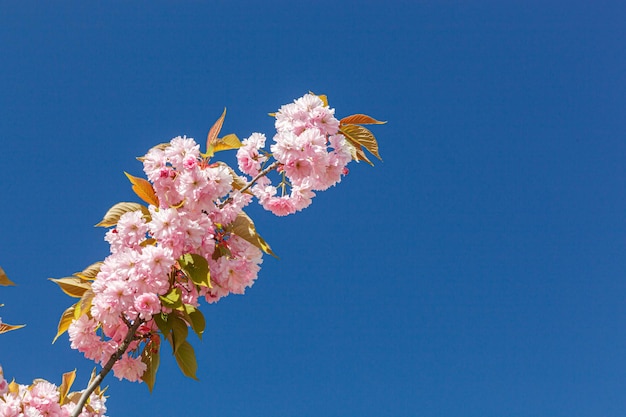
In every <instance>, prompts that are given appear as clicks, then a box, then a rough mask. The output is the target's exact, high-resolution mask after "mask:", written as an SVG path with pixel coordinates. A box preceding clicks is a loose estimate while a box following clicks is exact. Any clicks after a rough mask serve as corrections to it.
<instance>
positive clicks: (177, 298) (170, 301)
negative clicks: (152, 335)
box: [159, 288, 183, 310]
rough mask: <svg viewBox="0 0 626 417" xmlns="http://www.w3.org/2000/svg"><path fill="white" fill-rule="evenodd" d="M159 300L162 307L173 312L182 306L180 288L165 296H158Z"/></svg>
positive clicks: (173, 289)
mask: <svg viewBox="0 0 626 417" xmlns="http://www.w3.org/2000/svg"><path fill="white" fill-rule="evenodd" d="M159 298H160V299H161V303H162V304H163V306H164V307H167V308H171V309H173V310H175V309H176V308H178V307H180V306H182V305H183V302H182V295H181V291H180V288H172V290H171V291H170V292H168V293H167V294H165V295H159Z"/></svg>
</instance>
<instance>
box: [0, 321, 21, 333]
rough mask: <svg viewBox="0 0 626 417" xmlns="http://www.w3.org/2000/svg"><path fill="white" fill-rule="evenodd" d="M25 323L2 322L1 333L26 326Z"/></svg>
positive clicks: (0, 324) (0, 325)
mask: <svg viewBox="0 0 626 417" xmlns="http://www.w3.org/2000/svg"><path fill="white" fill-rule="evenodd" d="M24 326H25V324H16V325H14V324H8V323H0V334H2V333H6V332H10V331H11V330H17V329H21V328H22V327H24Z"/></svg>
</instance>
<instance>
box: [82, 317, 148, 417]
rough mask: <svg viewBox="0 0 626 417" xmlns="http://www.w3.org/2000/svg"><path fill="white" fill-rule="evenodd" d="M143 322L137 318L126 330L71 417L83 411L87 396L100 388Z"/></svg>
mask: <svg viewBox="0 0 626 417" xmlns="http://www.w3.org/2000/svg"><path fill="white" fill-rule="evenodd" d="M143 322H144V321H143V320H141V319H140V318H139V317H138V318H137V319H136V320H135V322H134V323H133V325H132V326H130V327H129V328H128V333H127V334H126V337H125V338H124V341H123V342H122V344H121V345H120V347H119V348H118V349H117V351H115V353H113V355H111V357H110V358H109V360H108V362H107V363H106V365H104V367H103V368H102V370H101V371H100V373H98V375H97V376H96V377H95V378H94V379H93V381H91V383H90V384H89V386H88V387H87V388H86V389H85V391H84V392H83V395H81V396H80V399H79V400H78V403H77V404H76V408H75V409H74V412H73V413H72V416H71V417H78V416H79V415H80V413H81V412H82V411H83V407H84V406H85V404H86V403H87V400H88V399H89V396H90V395H91V394H92V393H93V392H94V391H95V390H96V388H98V387H99V386H100V384H101V383H102V380H104V377H106V376H107V374H108V373H109V372H110V371H111V369H113V365H115V362H117V361H118V360H119V359H120V358H121V357H122V355H123V354H124V352H126V349H128V346H129V345H130V343H131V342H132V341H133V339H134V338H135V333H137V329H138V328H139V326H141V325H142V324H143Z"/></svg>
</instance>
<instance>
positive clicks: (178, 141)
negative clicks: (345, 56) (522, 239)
mask: <svg viewBox="0 0 626 417" xmlns="http://www.w3.org/2000/svg"><path fill="white" fill-rule="evenodd" d="M225 115H226V111H224V113H223V114H222V116H221V117H220V118H219V119H218V120H217V122H216V123H215V124H214V125H213V127H212V128H211V129H210V131H209V134H208V136H207V142H206V151H205V152H204V153H203V152H201V151H200V145H199V144H197V143H196V142H195V141H194V140H193V139H191V138H187V137H180V136H179V137H176V138H174V139H172V140H171V141H170V142H169V143H163V144H160V145H157V146H155V147H153V148H152V149H150V150H149V151H148V152H147V153H146V155H145V156H143V157H141V158H139V160H140V161H141V162H142V163H143V171H144V174H145V175H146V177H147V180H146V179H143V178H140V177H135V176H133V175H130V174H126V175H127V177H128V178H129V180H130V182H131V184H132V188H133V191H135V193H136V194H137V196H138V197H139V198H140V199H141V200H143V202H144V203H146V204H145V205H144V204H140V203H136V202H122V203H118V204H115V205H114V206H113V207H111V209H109V210H108V211H107V213H106V214H105V216H104V218H103V219H102V221H100V222H99V223H98V224H97V225H96V226H101V227H106V228H109V230H108V231H107V232H106V234H105V240H106V241H107V242H108V243H109V245H110V254H109V256H107V257H106V258H105V259H104V260H103V261H102V262H96V263H94V264H92V265H90V266H88V267H87V268H85V269H84V270H83V271H80V272H76V273H74V274H73V275H72V276H70V277H65V278H60V279H53V280H52V281H53V282H55V283H56V284H58V285H59V286H60V288H61V289H62V290H63V291H64V292H65V293H66V294H67V295H69V296H71V297H74V298H77V299H78V300H77V301H76V303H75V304H73V305H72V306H70V307H69V308H68V309H67V310H66V311H65V312H64V313H63V314H62V316H61V320H60V322H59V326H58V331H57V335H56V337H55V340H56V338H58V337H59V336H60V335H62V334H63V333H65V332H66V331H67V333H68V334H69V340H70V344H71V348H72V349H76V350H78V351H79V352H82V353H83V354H84V356H85V357H86V358H87V359H89V360H92V361H94V362H95V363H96V364H98V365H100V366H102V370H101V371H100V372H99V374H98V375H97V376H95V377H94V378H92V381H91V384H90V385H89V387H88V389H87V390H85V391H84V392H83V393H82V395H81V396H80V399H78V400H77V401H73V402H72V404H73V405H74V406H75V407H74V408H73V409H72V410H73V414H72V416H78V415H81V416H82V415H83V414H80V413H81V410H83V407H85V408H84V409H85V410H95V408H94V407H93V406H92V405H90V404H91V402H92V401H93V402H94V403H95V404H96V405H99V404H100V403H99V402H98V401H100V399H101V398H102V396H101V395H99V394H98V393H99V391H98V390H99V386H100V384H101V382H102V380H103V379H104V377H105V376H106V375H107V373H108V372H109V371H111V370H112V371H113V373H114V375H115V376H116V377H117V378H119V379H126V380H129V381H137V382H145V383H146V385H147V387H148V389H149V390H150V391H152V389H153V387H154V384H155V381H156V373H157V370H158V367H159V362H160V352H161V346H162V342H163V341H167V342H168V343H167V344H169V346H170V348H171V351H172V353H173V355H174V357H175V359H176V362H177V364H178V366H179V368H180V369H181V371H182V372H183V374H184V375H186V376H188V377H191V378H193V379H195V378H196V371H197V363H196V358H195V353H194V349H193V347H192V345H191V343H190V342H189V340H188V335H189V333H190V332H189V330H191V331H192V332H193V333H195V334H196V336H197V337H198V338H201V337H202V335H203V333H204V331H205V319H204V316H203V314H202V312H201V311H200V310H199V307H200V302H201V300H203V299H204V300H205V301H206V302H207V303H209V304H212V303H215V302H217V301H219V300H220V299H222V298H223V297H226V296H228V295H229V294H244V292H245V291H246V289H247V288H249V287H251V286H252V285H253V284H254V282H255V280H256V278H257V276H258V273H259V270H260V266H261V264H262V262H263V254H264V253H265V254H270V255H274V253H273V252H272V249H271V248H270V246H269V244H267V242H266V241H265V240H264V239H263V238H262V237H261V236H260V235H259V234H258V233H257V230H256V227H255V225H254V222H253V221H252V219H250V217H249V216H248V215H247V214H246V213H245V212H244V208H245V207H246V206H247V205H248V204H250V203H251V202H252V200H253V199H254V198H256V199H257V200H258V202H259V203H260V204H261V206H263V207H264V208H265V209H266V210H269V211H270V212H272V213H274V214H275V215H277V216H286V215H289V214H293V213H296V212H298V211H300V210H303V209H304V208H306V207H308V206H309V205H310V204H311V202H312V199H313V197H315V195H316V194H315V193H316V192H319V191H323V190H326V189H328V188H330V187H332V186H334V185H336V184H337V183H339V182H340V181H341V180H342V178H343V177H344V176H345V175H347V174H348V169H347V165H348V163H349V162H350V161H352V160H356V161H366V162H367V163H369V164H371V161H370V160H369V159H368V158H367V156H366V154H365V151H366V150H367V151H368V152H370V153H371V154H372V155H374V156H375V157H377V158H379V159H380V155H379V154H378V144H377V142H376V139H375V138H374V135H373V134H372V133H371V132H370V131H369V130H368V129H366V128H365V127H363V126H361V125H362V124H382V123H384V122H380V121H378V120H376V119H374V118H371V117H369V116H365V115H363V114H356V115H352V116H348V117H346V118H343V119H341V120H338V119H337V118H335V110H334V109H331V108H330V107H329V106H328V102H327V99H326V97H325V96H318V95H314V94H312V93H310V94H306V95H304V96H303V97H301V98H299V99H297V100H295V101H294V102H293V103H290V104H286V105H284V106H282V107H281V108H280V109H279V110H278V111H277V112H276V113H275V114H272V116H274V117H275V119H276V121H275V127H276V133H275V134H274V136H273V143H272V144H271V145H270V147H269V151H268V150H266V149H264V148H265V143H266V137H265V135H264V134H262V133H252V134H251V135H250V136H249V137H248V138H246V139H244V140H243V141H240V140H239V139H238V138H237V136H235V135H234V134H228V135H225V136H223V137H220V136H219V134H220V131H221V128H222V125H223V122H224V118H225ZM235 149H236V150H237V165H238V168H239V170H240V171H241V174H238V173H236V172H235V170H234V169H233V168H231V167H229V166H228V165H227V164H225V163H223V162H219V161H214V160H213V158H214V156H215V154H216V153H217V152H220V151H225V150H235ZM271 175H274V176H277V177H278V178H279V182H278V183H272V179H271V178H270V176H271ZM0 394H1V393H0ZM5 397H6V396H5ZM5 397H2V396H1V395H0V405H1V404H2V401H5V402H6V398H5ZM57 403H58V404H63V402H62V401H57ZM89 407H91V408H89ZM67 408H68V409H69V407H67ZM103 409H105V408H102V407H100V408H98V410H103ZM89 412H91V411H89ZM98 412H100V411H98ZM62 415H69V414H62ZM93 415H102V414H93Z"/></svg>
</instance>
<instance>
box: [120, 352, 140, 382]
mask: <svg viewBox="0 0 626 417" xmlns="http://www.w3.org/2000/svg"><path fill="white" fill-rule="evenodd" d="M145 371H146V364H145V363H143V362H142V361H141V358H133V357H132V356H128V355H126V356H123V357H122V358H121V359H120V360H118V361H117V362H115V365H113V373H114V374H115V376H116V377H117V378H118V379H120V380H122V379H127V380H129V381H131V382H137V381H140V380H141V376H142V375H143V373H144V372H145Z"/></svg>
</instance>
